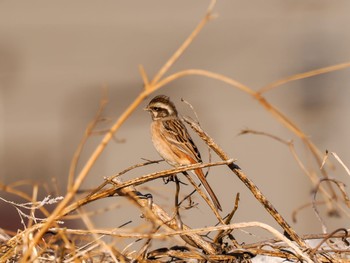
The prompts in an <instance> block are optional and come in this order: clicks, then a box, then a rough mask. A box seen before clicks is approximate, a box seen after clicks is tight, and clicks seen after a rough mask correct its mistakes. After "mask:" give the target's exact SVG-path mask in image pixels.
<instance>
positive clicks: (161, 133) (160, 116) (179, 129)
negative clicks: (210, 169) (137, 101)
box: [145, 95, 222, 210]
mask: <svg viewBox="0 0 350 263" xmlns="http://www.w3.org/2000/svg"><path fill="white" fill-rule="evenodd" d="M145 110H147V111H149V112H150V113H151V116H152V120H153V121H152V124H151V134H152V141H153V144H154V147H155V148H156V150H157V151H158V153H159V154H160V156H161V157H162V158H164V160H165V161H166V162H168V163H169V164H171V165H172V166H175V167H176V166H181V165H189V164H194V163H201V162H202V159H201V155H200V153H199V151H198V148H197V146H196V145H195V144H194V142H193V140H192V138H191V136H190V134H189V133H188V131H187V129H186V127H185V125H184V124H183V123H182V121H181V120H180V118H179V117H178V115H177V110H176V107H175V105H174V103H172V102H171V101H170V100H169V97H167V96H164V95H160V96H156V97H155V98H153V99H152V100H151V101H150V103H149V104H148V106H147V107H146V108H145ZM194 173H195V174H196V175H197V177H198V178H199V180H200V181H201V183H202V184H203V186H204V188H205V190H206V191H207V193H208V194H209V196H210V198H211V200H212V201H213V203H214V205H215V207H216V208H217V209H219V210H222V208H221V205H220V202H219V200H218V198H217V197H216V195H215V193H214V191H213V190H212V188H211V187H210V185H209V184H208V182H207V180H206V178H205V176H204V174H203V171H202V169H196V170H194Z"/></svg>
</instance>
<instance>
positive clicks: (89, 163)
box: [21, 0, 216, 263]
mask: <svg viewBox="0 0 350 263" xmlns="http://www.w3.org/2000/svg"><path fill="white" fill-rule="evenodd" d="M215 2H216V1H214V0H213V1H212V2H211V4H210V5H209V8H208V10H207V13H206V15H205V16H204V18H203V19H202V20H201V21H200V22H199V24H198V26H197V27H196V28H195V29H194V30H193V32H192V33H191V34H190V36H189V37H188V38H187V39H186V40H185V41H184V43H183V44H182V45H181V46H180V47H179V48H178V49H177V50H176V51H175V53H174V54H173V55H172V56H171V57H170V58H169V60H168V61H167V62H166V63H165V64H164V66H163V67H162V68H161V69H160V70H159V72H158V73H157V74H156V75H155V77H154V78H153V80H152V81H151V83H150V84H148V83H145V88H144V90H143V91H142V92H141V93H140V94H139V95H138V96H137V97H136V99H135V100H134V101H133V102H132V103H131V104H130V106H129V107H128V108H127V109H126V110H125V111H124V112H123V113H122V114H121V115H120V117H119V118H118V120H117V121H116V122H115V124H114V125H113V126H112V127H111V128H110V130H109V131H108V133H107V134H106V135H105V136H104V138H103V139H102V141H101V143H100V144H99V145H98V146H97V148H96V149H95V151H94V152H93V153H92V155H91V156H90V158H89V159H88V161H87V162H86V163H85V165H84V167H83V168H82V170H81V171H80V173H79V174H78V176H77V178H76V179H75V181H74V184H73V185H72V187H71V188H70V191H68V192H67V194H66V196H65V198H64V199H63V200H62V201H61V202H60V203H59V205H58V206H57V207H56V209H55V210H54V211H53V212H52V213H51V215H50V216H49V217H48V218H47V221H46V223H45V224H44V225H43V226H42V227H41V228H40V230H39V231H38V233H36V235H35V236H34V239H33V240H32V242H31V243H30V244H29V246H28V249H27V251H26V253H25V254H24V255H23V258H22V260H21V262H23V263H25V262H28V260H29V259H30V256H31V253H32V250H33V248H34V246H35V245H36V244H37V243H38V242H39V240H40V239H41V237H42V236H43V235H44V233H45V232H46V231H47V230H48V229H49V228H50V226H51V225H52V223H53V222H54V221H55V220H58V219H59V218H60V217H61V216H62V211H63V210H64V208H65V207H66V206H67V205H68V203H69V202H70V201H71V200H72V198H73V197H74V196H75V194H76V192H77V191H78V189H79V187H80V185H81V184H82V182H83V181H84V179H85V177H86V176H87V174H88V172H89V171H90V170H91V168H92V166H93V165H94V164H95V162H96V161H97V159H98V158H99V156H100V155H101V153H102V152H103V150H104V149H105V147H106V146H107V144H108V143H109V141H110V140H111V139H112V138H113V136H114V134H115V133H116V132H117V130H118V129H119V128H120V126H121V125H122V124H123V123H124V122H125V121H126V120H127V118H128V117H129V116H130V115H131V114H132V113H133V112H134V110H135V109H136V108H137V107H138V106H139V105H140V104H141V102H142V101H143V100H144V99H145V98H147V96H148V95H149V94H151V93H152V92H154V91H155V90H157V89H158V88H160V86H158V87H157V83H158V82H159V81H160V79H161V77H162V76H163V75H164V74H165V73H166V72H167V71H168V70H169V68H170V67H171V66H172V65H173V64H174V63H175V62H176V60H177V59H178V58H179V57H180V56H181V55H182V54H183V52H184V51H185V50H186V49H187V48H188V46H189V45H190V44H191V43H192V42H193V40H194V39H195V38H196V36H197V35H198V34H199V32H200V31H201V30H202V29H203V27H204V26H205V25H206V24H207V23H208V22H209V20H210V19H211V17H212V16H211V12H212V9H213V7H214V5H215ZM145 76H146V75H145V74H144V75H143V79H144V80H147V79H148V78H147V77H145Z"/></svg>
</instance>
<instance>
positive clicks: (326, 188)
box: [0, 2, 350, 262]
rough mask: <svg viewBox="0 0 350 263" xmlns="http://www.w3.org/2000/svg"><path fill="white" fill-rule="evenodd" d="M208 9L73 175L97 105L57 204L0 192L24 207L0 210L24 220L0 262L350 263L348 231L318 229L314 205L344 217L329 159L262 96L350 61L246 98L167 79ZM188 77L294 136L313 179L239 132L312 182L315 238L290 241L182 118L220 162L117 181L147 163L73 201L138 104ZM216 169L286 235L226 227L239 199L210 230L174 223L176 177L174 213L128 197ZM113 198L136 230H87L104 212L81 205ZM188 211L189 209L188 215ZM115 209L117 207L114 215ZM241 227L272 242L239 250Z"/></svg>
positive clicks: (293, 236)
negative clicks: (252, 104) (129, 213)
mask: <svg viewBox="0 0 350 263" xmlns="http://www.w3.org/2000/svg"><path fill="white" fill-rule="evenodd" d="M214 4H215V2H212V3H211V5H210V7H209V8H208V12H207V14H206V15H205V16H204V18H203V19H202V20H201V21H200V23H199V24H198V25H197V27H196V28H195V30H194V31H193V32H192V33H191V35H190V36H189V37H188V38H187V39H186V40H185V42H184V43H183V44H182V45H181V46H180V47H179V49H178V50H177V51H176V52H175V53H174V54H173V55H172V56H171V57H170V58H169V60H168V61H167V62H166V63H165V64H164V66H163V67H162V68H161V69H160V70H159V72H158V73H157V74H156V75H155V76H154V78H153V79H152V80H150V79H149V78H148V76H147V74H146V72H145V70H144V68H143V67H142V66H141V67H140V72H141V76H142V78H143V82H144V89H143V90H142V91H141V92H140V94H139V95H138V96H137V97H136V98H135V100H134V102H133V103H132V104H131V105H130V106H129V107H128V108H127V109H126V110H125V111H124V113H123V114H122V115H121V116H120V117H119V118H118V120H117V121H116V122H115V124H114V125H113V126H112V127H111V128H110V129H109V131H108V132H107V133H106V134H105V135H104V137H103V139H102V141H101V143H100V144H99V145H97V147H96V149H95V151H94V152H93V153H92V154H91V156H90V158H89V159H88V160H87V161H86V163H85V165H84V166H83V168H82V169H81V171H79V172H77V171H76V167H77V163H78V161H79V157H80V154H81V151H82V149H83V146H84V145H85V143H86V142H87V140H88V139H89V137H90V136H91V134H92V132H93V131H94V128H95V127H96V125H97V124H98V122H99V121H100V120H101V116H102V114H103V109H104V107H105V104H106V101H105V100H102V101H101V105H100V109H99V111H98V113H97V115H96V116H95V118H94V119H93V120H92V122H91V123H90V124H89V126H88V128H87V129H86V133H85V134H84V136H83V138H82V141H81V143H80V145H79V147H78V149H77V151H76V153H75V155H74V158H73V160H72V165H71V170H70V174H69V180H68V181H69V183H68V187H67V193H66V194H65V196H63V197H62V198H50V197H48V198H46V199H45V200H43V201H37V199H36V195H37V193H38V188H37V187H36V186H34V187H33V192H32V194H31V195H29V194H27V193H24V192H22V191H20V190H18V188H17V186H8V185H3V184H2V185H1V189H2V191H4V192H8V193H11V194H13V195H17V196H19V197H21V198H22V199H23V200H25V201H24V202H27V203H24V204H17V203H13V202H10V201H9V200H3V199H2V201H3V202H7V203H10V204H11V205H13V206H14V207H15V208H16V209H17V210H18V212H19V214H20V217H21V218H22V220H23V222H24V221H26V223H25V225H24V227H23V229H22V230H19V231H18V232H17V233H6V231H5V230H3V231H2V232H0V248H1V249H0V262H136V261H137V262H173V261H174V262H175V261H176V262H187V261H189V260H190V259H193V260H195V259H196V260H198V262H206V261H207V262H249V261H250V260H251V259H252V258H254V257H256V256H257V255H267V256H270V257H280V258H284V259H288V260H290V261H292V262H344V261H346V259H348V260H350V259H349V255H350V251H349V243H348V240H347V238H348V237H349V234H348V231H347V229H345V228H342V229H337V230H335V231H333V232H329V230H328V229H327V228H326V226H325V224H323V220H324V219H323V218H322V217H321V216H320V214H319V213H318V207H319V206H320V205H322V206H325V207H327V209H328V211H332V212H333V213H337V214H341V215H342V216H347V217H349V210H348V208H349V205H350V202H349V199H348V196H347V193H346V190H345V187H344V184H343V183H342V182H339V181H336V180H334V179H331V178H329V176H328V173H327V169H329V166H330V165H331V164H330V161H329V160H328V155H329V154H328V153H326V154H322V153H321V152H320V151H319V150H318V149H317V147H316V146H315V145H314V144H313V143H312V142H311V141H310V139H309V138H308V137H307V136H306V135H305V134H304V133H303V132H302V130H301V129H300V128H299V127H297V126H296V125H295V124H294V123H293V122H292V121H291V120H290V119H289V118H288V117H286V116H285V115H283V114H282V113H281V112H280V111H279V110H278V109H277V108H276V107H274V106H273V105H271V104H270V103H269V102H268V101H267V100H266V99H265V97H264V94H265V93H267V92H269V91H271V90H273V89H276V88H278V87H279V86H281V85H283V84H285V83H287V82H290V81H294V80H298V79H302V78H308V77H312V76H315V75H319V74H324V73H327V72H331V71H335V70H340V69H343V68H347V67H349V66H350V63H344V64H339V65H335V66H331V67H327V68H322V69H317V70H314V71H310V72H306V73H302V74H297V75H294V76H291V77H288V78H284V79H281V80H278V81H275V82H273V83H271V84H270V85H267V86H265V87H263V88H261V89H260V90H258V91H254V90H252V89H250V88H249V87H247V86H245V85H243V84H241V83H239V82H238V81H236V80H234V79H232V78H229V77H227V76H223V75H221V74H217V73H214V72H209V71H206V70H201V69H187V70H183V71H180V72H177V73H174V74H172V75H167V76H166V75H165V74H166V73H167V72H168V70H169V69H170V67H171V66H172V65H173V64H174V63H175V62H176V60H177V59H178V58H179V57H180V56H181V55H182V54H183V52H184V51H185V50H186V48H187V47H188V46H189V45H190V44H191V42H192V41H193V40H194V39H195V38H196V36H197V35H198V34H199V32H200V31H201V29H202V28H203V27H204V26H205V25H206V24H207V22H209V21H210V20H211V18H212V8H213V7H214ZM188 75H200V76H202V77H205V78H212V79H216V80H218V81H222V82H225V83H227V84H228V85H229V86H231V87H233V88H236V89H238V90H240V91H243V92H245V93H247V94H248V95H251V98H252V99H254V100H256V101H257V102H258V103H259V104H260V105H261V106H262V108H263V109H265V110H267V111H268V112H269V113H271V114H272V115H273V116H274V117H275V119H276V121H279V122H280V123H282V124H283V125H284V126H285V127H286V128H287V129H289V130H290V131H291V132H293V133H294V134H295V135H296V136H297V137H298V138H300V140H301V141H302V142H303V143H304V144H305V146H306V148H307V149H308V151H309V152H310V153H311V154H312V156H313V157H314V160H315V161H316V163H317V164H318V166H319V167H321V168H322V169H320V170H319V171H314V170H312V171H311V170H309V169H308V168H306V167H305V166H304V164H303V160H301V159H300V158H299V156H298V154H297V152H296V151H295V149H294V146H293V142H286V141H283V140H282V139H280V138H277V137H275V136H273V135H270V134H265V133H262V132H256V131H252V130H245V131H243V132H242V133H250V134H259V135H264V136H269V137H271V138H272V139H275V140H278V141H279V142H281V143H283V144H285V145H286V146H287V147H289V149H290V151H291V153H292V155H293V156H294V158H295V160H296V163H297V164H298V165H299V166H300V167H301V169H302V170H303V171H304V173H305V175H306V176H308V177H309V178H310V182H311V184H313V186H314V189H315V190H314V193H315V198H314V200H313V202H311V203H310V204H306V205H305V206H304V208H305V207H307V208H312V209H314V211H315V213H316V215H317V216H318V218H319V220H320V222H321V223H322V225H323V226H324V227H323V233H316V234H314V235H309V236H300V235H298V234H297V233H296V232H295V231H294V229H293V228H291V227H290V225H289V224H288V223H287V222H286V220H285V219H284V218H283V217H282V216H281V215H280V214H279V213H278V212H277V211H276V209H275V208H274V207H273V205H272V204H271V203H270V202H269V200H267V198H266V197H265V196H264V195H263V193H261V192H260V191H259V189H258V188H257V187H256V186H255V185H254V183H253V182H252V181H251V180H250V179H249V176H247V175H246V174H244V172H243V170H242V169H241V168H240V167H238V166H237V165H236V164H235V163H234V160H233V159H232V158H231V157H229V156H227V155H226V154H225V152H224V150H223V149H221V148H220V147H219V146H218V145H217V144H216V143H215V141H214V140H213V139H212V138H211V137H210V136H209V135H208V134H207V133H206V132H205V131H203V130H202V129H201V127H200V126H199V125H198V123H196V122H194V121H192V120H190V119H188V118H185V121H186V122H187V123H188V124H189V126H190V127H191V128H192V129H193V130H194V131H195V132H196V133H197V134H198V135H199V136H200V137H201V138H202V139H203V141H204V142H205V143H206V144H207V145H208V147H210V148H211V149H212V150H213V152H215V154H217V156H218V157H219V158H220V159H222V161H220V162H215V163H204V164H195V165H191V166H188V167H181V168H177V169H171V170H166V171H160V172H156V173H152V174H146V175H143V176H141V177H138V178H136V179H133V180H128V181H123V180H122V177H123V175H125V174H127V173H128V172H130V171H131V170H133V169H137V168H139V167H143V166H145V165H149V164H152V163H154V162H157V161H147V162H145V163H141V164H137V165H135V166H133V167H130V168H128V169H126V170H124V171H121V172H120V173H118V174H116V175H113V176H111V177H109V178H105V181H104V182H103V183H102V184H101V185H100V186H98V187H96V189H94V190H93V191H91V192H89V193H87V194H83V195H79V194H78V192H79V190H80V187H81V185H82V183H83V182H84V179H85V178H86V176H87V174H88V172H89V171H90V169H91V168H92V167H93V165H94V163H95V162H96V160H97V159H98V158H99V156H100V155H101V153H102V152H103V150H104V149H105V147H106V145H107V144H108V143H109V142H110V141H111V139H113V136H114V135H115V134H116V132H117V131H118V129H119V128H120V127H121V125H122V124H123V123H124V121H125V120H126V119H127V118H128V117H129V116H130V115H131V114H132V113H133V111H134V110H135V109H136V108H137V107H138V106H139V105H140V103H141V102H143V101H144V100H145V99H146V98H147V97H148V96H149V95H151V94H152V93H153V92H154V91H156V90H158V89H160V88H162V87H164V86H165V85H166V84H168V83H170V82H172V81H174V80H176V79H179V78H182V77H184V76H188ZM329 156H332V157H334V159H335V160H336V161H338V162H339V163H340V164H341V165H342V166H343V167H344V169H345V172H346V173H348V174H349V175H350V173H349V170H348V169H347V167H346V166H345V165H344V164H343V163H342V161H341V160H340V158H339V157H338V156H337V155H336V154H335V153H331V154H330V155H329ZM218 165H226V166H228V168H229V169H230V170H231V171H232V173H234V174H235V175H236V176H237V177H238V178H239V179H240V180H241V181H242V182H243V183H244V185H245V186H246V187H248V188H249V190H250V191H251V192H252V194H253V195H254V196H255V198H256V201H257V202H260V203H261V204H262V205H263V206H264V208H265V209H266V211H267V212H268V213H269V214H270V215H271V216H272V217H273V218H274V220H275V221H276V222H277V223H278V224H279V225H280V226H281V227H282V229H283V230H284V233H280V232H279V231H277V230H275V229H274V228H272V227H271V226H269V225H266V224H263V223H260V222H241V223H231V220H232V218H233V217H234V214H235V212H236V210H237V209H239V207H240V206H239V196H237V198H236V203H235V205H234V207H232V211H231V212H229V213H227V212H225V213H227V214H225V216H224V217H222V216H221V215H220V214H219V213H217V211H216V210H215V209H212V212H213V213H214V215H215V216H216V218H217V222H218V223H217V225H215V226H211V227H205V228H199V229H191V228H190V227H188V226H187V225H186V222H184V221H183V220H184V219H183V218H182V217H181V212H180V209H179V207H180V205H181V206H184V204H185V203H184V200H182V201H180V200H179V195H178V192H179V189H180V183H179V181H178V180H177V179H176V177H175V178H173V179H174V182H175V185H176V189H177V191H176V196H174V200H175V205H174V209H173V210H174V211H173V214H171V215H170V214H168V213H167V212H166V211H165V210H164V209H162V207H160V206H159V205H158V204H157V203H155V202H153V200H152V197H151V196H147V195H146V196H143V195H141V194H140V193H139V192H138V191H137V190H136V189H137V188H138V187H139V186H140V185H142V184H144V183H146V182H149V181H152V180H156V179H158V180H159V178H167V177H168V176H169V175H171V174H175V173H179V172H182V171H187V170H191V169H194V168H198V167H202V168H203V167H209V166H218ZM189 179H190V178H189ZM191 183H192V184H193V187H194V189H196V190H197V191H198V192H199V193H200V194H201V195H202V197H203V198H204V199H205V200H206V202H207V203H208V205H211V204H210V201H209V200H208V199H207V198H206V196H205V195H204V194H203V193H202V192H201V190H200V189H199V188H198V186H197V185H196V184H195V183H194V182H192V181H191ZM242 185H243V184H242ZM339 193H340V194H339ZM316 195H317V199H316ZM114 196H123V197H125V198H127V199H128V200H129V202H130V203H131V204H132V205H134V206H135V207H136V208H137V209H139V211H140V213H141V214H142V216H143V219H142V220H143V224H144V225H142V226H139V227H137V228H135V227H133V228H128V224H127V223H126V224H125V225H123V226H116V228H115V229H108V230H106V229H95V228H94V227H93V224H92V221H91V218H90V216H91V214H92V213H94V212H95V213H103V211H93V212H91V211H90V212H84V210H83V207H84V206H85V205H86V204H88V203H92V202H95V201H96V200H103V199H105V198H107V197H114ZM186 201H188V202H189V203H190V205H189V206H191V205H192V203H191V195H189V196H187V198H186ZM186 204H187V203H186ZM52 205H54V206H55V208H54V210H53V211H52V212H51V213H49V212H48V211H47V210H46V209H47V207H48V206H52ZM211 207H212V206H211ZM187 208H188V209H190V208H191V207H187ZM115 209H122V208H120V207H117V208H115ZM121 212H122V211H121ZM78 217H79V218H81V219H82V221H83V222H84V224H85V226H86V227H85V228H84V229H67V228H65V227H61V222H62V221H67V220H69V219H72V218H78ZM39 218H41V219H39ZM130 220H132V218H130ZM23 224H24V223H23ZM0 227H1V226H0ZM240 228H245V229H247V231H249V228H262V229H265V230H266V231H268V232H269V233H271V235H272V236H273V239H270V240H265V241H263V242H258V243H251V244H244V245H242V244H241V243H240V242H239V240H235V238H234V236H233V234H232V231H233V230H234V229H240ZM105 237H108V239H105ZM122 239H123V240H125V241H124V244H125V242H126V240H127V241H128V242H129V243H128V245H126V246H123V248H121V247H120V246H118V244H119V243H118V242H120V240H122ZM312 239H314V240H317V242H316V243H317V245H314V246H312V247H311V246H310V245H309V241H310V240H312ZM107 240H108V241H107ZM155 240H167V241H171V242H169V243H172V244H173V245H172V246H171V247H170V246H169V247H166V246H156V245H154V244H155V243H156V244H162V243H161V242H158V243H157V242H154V241H155ZM137 241H139V244H141V245H139V246H138V248H137V249H134V248H133V245H134V243H135V242H137ZM166 244H168V243H166ZM195 262H197V261H195Z"/></svg>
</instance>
